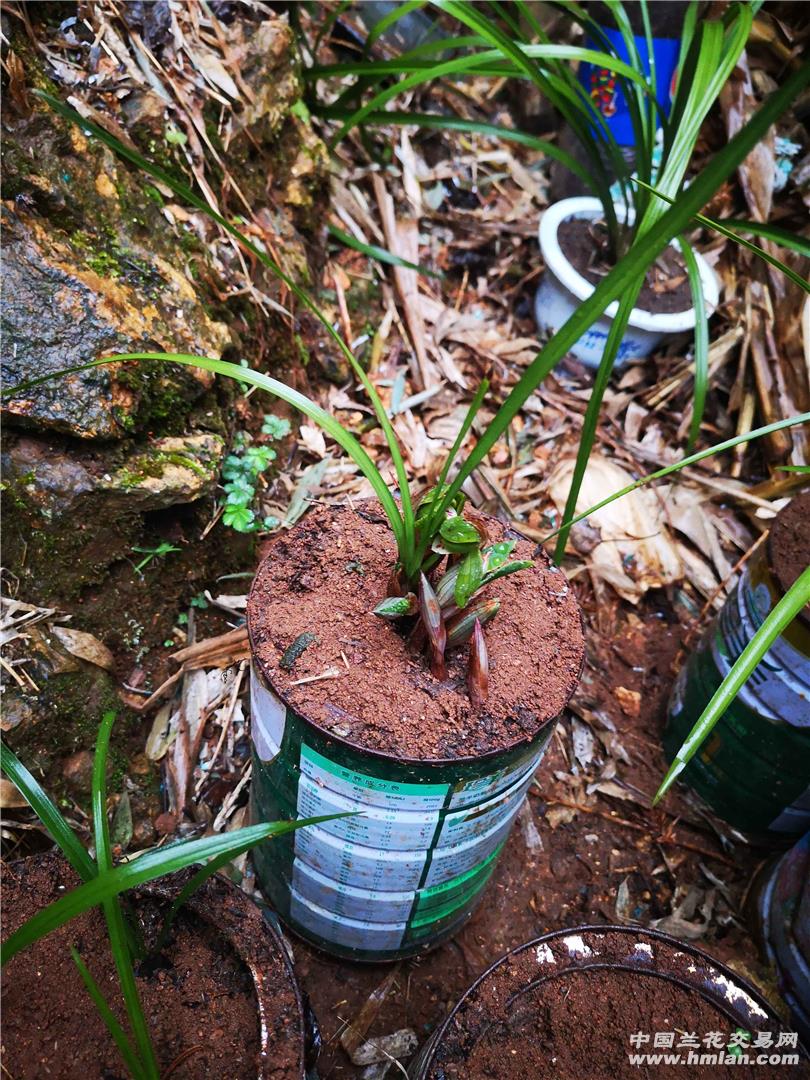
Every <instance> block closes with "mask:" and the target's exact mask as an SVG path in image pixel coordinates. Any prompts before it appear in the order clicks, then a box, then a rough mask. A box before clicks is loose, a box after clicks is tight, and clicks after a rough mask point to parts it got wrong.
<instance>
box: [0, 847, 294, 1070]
mask: <svg viewBox="0 0 810 1080" xmlns="http://www.w3.org/2000/svg"><path fill="white" fill-rule="evenodd" d="M78 883H79V882H78V879H77V877H76V875H75V874H74V873H73V871H72V870H70V868H69V867H68V866H67V864H66V863H65V862H64V861H63V860H62V859H61V858H60V857H59V856H56V855H53V856H45V857H43V858H39V859H30V860H26V861H21V862H16V863H11V864H8V865H7V866H6V868H5V870H4V874H3V937H4V938H5V937H6V936H7V935H8V934H9V933H12V932H13V931H14V930H16V929H17V928H18V927H19V926H21V925H22V923H23V922H25V921H26V920H27V919H29V918H30V917H31V916H32V915H34V914H35V913H36V912H37V911H38V910H39V909H40V908H42V906H43V905H44V904H45V903H47V902H49V901H52V900H54V899H57V898H58V897H59V896H60V895H62V894H63V893H64V891H65V889H67V888H72V887H74V886H75V885H77V884H78ZM135 909H136V911H137V916H138V921H139V923H140V925H141V928H142V932H143V933H144V937H145V939H146V940H147V941H148V940H150V938H151V936H152V935H153V934H155V933H156V932H157V931H158V930H159V928H160V925H161V922H162V911H163V910H164V909H163V907H162V905H159V904H158V903H157V902H156V901H155V900H138V901H137V902H136V905H135ZM71 945H73V946H75V948H76V949H77V950H78V952H79V954H80V955H81V957H82V959H83V960H84V962H85V963H86V964H87V966H88V968H89V969H90V972H91V974H92V975H93V976H94V978H95V979H96V982H97V983H98V985H99V986H100V987H102V988H103V992H104V994H105V997H106V998H107V1001H108V1003H109V1004H110V1006H111V1008H112V1009H113V1011H114V1012H115V1014H116V1015H117V1016H118V1018H119V1020H120V1021H121V1022H122V1023H124V1025H125V1027H126V1019H125V1014H124V1010H123V1007H122V1005H121V1002H120V994H119V993H118V991H117V987H118V982H117V976H116V972H115V966H114V964H113V960H112V955H111V953H110V949H109V944H108V938H107V932H106V927H105V923H104V919H103V916H102V915H101V912H100V911H99V910H97V909H96V910H93V911H89V912H87V913H86V914H84V915H81V916H80V917H79V918H77V919H75V920H74V921H73V922H71V923H69V924H67V925H66V926H64V927H62V928H60V929H59V930H57V931H55V932H54V933H52V934H50V935H48V936H47V937H45V938H43V939H41V940H40V941H38V942H36V943H35V944H34V945H32V946H31V947H30V948H28V949H26V950H24V951H23V952H21V953H19V954H18V955H17V956H15V957H14V958H13V959H12V960H11V961H9V963H8V965H7V966H6V968H5V970H4V979H3V1064H4V1067H5V1070H6V1074H7V1075H10V1076H13V1077H15V1080H26V1078H31V1080H39V1078H40V1077H43V1076H59V1077H60V1080H74V1078H75V1080H88V1078H91V1077H101V1076H104V1077H110V1078H112V1077H123V1076H124V1075H125V1074H126V1070H125V1068H124V1065H123V1062H122V1060H121V1057H120V1055H119V1053H118V1050H117V1049H116V1047H115V1045H114V1043H113V1041H112V1039H111V1037H110V1035H109V1033H108V1032H107V1029H106V1027H105V1026H104V1023H103V1021H102V1020H101V1018H100V1016H99V1015H98V1013H97V1012H96V1009H95V1007H94V1006H93V1003H92V1001H91V1000H90V997H89V996H88V993H87V991H86V989H85V987H84V984H83V982H82V980H81V977H80V975H79V972H78V970H77V969H76V967H75V965H74V963H73V960H72V958H71V954H70V946H71ZM263 975H264V978H265V982H266V983H267V985H268V988H269V989H270V991H271V995H272V1000H273V1002H274V1004H275V1006H276V1007H277V1015H276V1016H269V1017H267V1018H266V1019H267V1023H268V1026H269V1027H270V1029H271V1031H273V1030H276V1029H278V1030H279V1031H281V1032H283V1033H285V1037H284V1038H280V1039H277V1040H274V1041H273V1044H272V1049H273V1056H274V1061H273V1065H274V1067H275V1069H276V1071H274V1072H272V1073H269V1074H268V1075H272V1076H273V1077H274V1078H275V1077H278V1080H297V1078H299V1077H300V1075H301V1064H300V1057H299V1056H298V1052H297V1049H296V1046H295V1043H294V1041H292V1040H291V1039H290V1038H289V1031H290V1030H291V1029H290V1026H289V1024H288V1023H287V1022H286V1020H285V1017H290V1016H292V1017H293V1018H294V1022H295V1023H296V1024H297V1023H298V1019H297V1008H298V1007H297V1002H296V999H295V995H294V993H293V991H292V989H291V987H290V984H289V979H288V976H287V974H286V969H285V968H284V967H283V965H282V964H281V963H280V962H279V963H278V965H277V970H276V969H275V968H274V966H267V967H266V968H265V969H264V970H263ZM137 984H138V992H139V994H140V996H141V1001H142V1004H143V1009H144V1014H145V1016H146V1019H147V1022H148V1024H149V1028H150V1031H151V1032H152V1038H153V1043H154V1046H155V1050H156V1053H157V1056H158V1061H159V1064H160V1066H161V1072H163V1071H164V1070H167V1069H168V1068H169V1067H170V1066H171V1064H172V1063H173V1062H175V1061H177V1060H178V1059H179V1058H181V1057H182V1056H183V1055H184V1054H186V1053H188V1054H189V1056H188V1058H187V1059H186V1060H184V1061H183V1062H182V1063H180V1064H178V1066H177V1067H176V1068H175V1069H174V1071H173V1072H172V1076H173V1077H175V1078H177V1080H199V1078H200V1077H208V1076H210V1077H222V1076H227V1077H229V1080H230V1078H232V1080H239V1078H244V1080H255V1078H256V1076H257V1074H258V1071H259V1047H260V1044H259V1016H258V1009H257V1000H256V994H255V990H254V986H253V980H252V977H251V974H250V971H249V970H248V968H247V966H246V965H245V964H244V963H243V961H242V960H241V959H240V957H239V956H238V955H237V953H236V952H235V951H234V949H233V947H232V946H231V945H230V944H229V943H228V942H227V941H226V940H225V938H224V937H223V936H222V935H221V934H219V933H217V932H216V931H215V930H214V929H212V927H211V926H209V925H208V924H207V923H206V922H204V921H203V920H201V919H199V918H196V917H194V916H193V915H190V914H187V913H185V912H181V913H180V915H179V916H178V918H177V920H176V922H175V924H174V930H173V932H172V937H171V939H170V942H169V944H168V945H167V947H166V948H165V949H164V950H163V951H162V952H161V953H160V954H158V956H157V957H155V958H149V959H148V960H147V961H145V962H144V963H143V964H142V965H140V967H139V969H137Z"/></svg>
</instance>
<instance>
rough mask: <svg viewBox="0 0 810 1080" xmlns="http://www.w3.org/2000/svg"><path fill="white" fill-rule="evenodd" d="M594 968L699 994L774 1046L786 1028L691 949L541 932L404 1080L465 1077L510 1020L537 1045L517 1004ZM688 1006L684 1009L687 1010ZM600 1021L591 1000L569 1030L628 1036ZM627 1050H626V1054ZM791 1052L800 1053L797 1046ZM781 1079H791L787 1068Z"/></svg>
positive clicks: (664, 939)
mask: <svg viewBox="0 0 810 1080" xmlns="http://www.w3.org/2000/svg"><path fill="white" fill-rule="evenodd" d="M597 971H601V972H608V973H613V972H615V973H616V974H617V983H618V982H619V981H620V980H624V978H625V975H624V973H631V974H632V975H633V982H634V985H635V986H639V985H644V983H647V984H648V985H649V988H648V990H647V991H646V992H647V993H649V995H651V997H652V996H654V995H655V994H656V988H657V987H658V986H660V985H661V982H662V981H664V982H666V983H669V984H670V985H671V986H674V987H677V988H679V989H680V990H683V991H685V992H691V995H692V998H693V997H694V995H699V996H700V997H701V998H702V999H703V1000H704V1001H706V1002H707V1003H709V1004H710V1005H712V1006H713V1007H714V1008H715V1009H717V1010H718V1011H719V1012H720V1013H722V1014H723V1015H724V1016H725V1017H726V1019H727V1020H728V1021H729V1022H730V1024H731V1025H732V1027H733V1028H738V1029H740V1028H741V1029H743V1030H744V1031H747V1032H750V1033H755V1032H758V1031H765V1030H767V1031H769V1032H770V1033H771V1035H772V1036H773V1044H774V1045H776V1043H777V1042H778V1041H779V1040H778V1036H779V1034H780V1033H781V1032H782V1031H784V1030H785V1028H784V1025H783V1024H782V1022H781V1021H780V1020H779V1019H778V1017H777V1016H776V1015H775V1014H774V1012H773V1010H772V1009H771V1007H770V1006H769V1005H768V1004H767V1002H766V1001H765V999H764V998H763V997H762V996H761V995H760V994H759V993H758V992H757V991H756V990H754V989H753V987H751V986H750V985H749V984H748V983H747V982H745V981H744V980H743V979H741V978H740V977H739V976H738V975H737V974H736V973H735V972H733V971H731V970H730V969H729V968H726V967H725V966H724V965H722V964H720V963H718V962H717V961H716V960H714V959H712V958H711V957H710V956H708V955H707V954H706V953H704V952H702V951H701V950H699V949H696V948H694V946H691V945H686V944H684V943H683V942H680V941H677V940H676V939H675V938H673V937H670V936H669V935H668V934H664V933H661V932H660V931H654V930H639V929H637V928H635V927H628V926H584V927H577V928H576V929H572V930H557V931H555V932H554V933H551V934H545V935H544V936H543V937H539V938H536V939H535V940H533V941H530V942H527V944H525V945H522V946H520V947H519V948H518V949H514V950H513V951H512V952H509V953H507V954H506V955H505V956H503V957H501V959H500V960H498V961H496V963H494V964H493V965H492V966H491V967H490V968H488V969H487V970H486V971H485V972H484V973H483V975H481V976H480V977H479V978H478V979H477V980H476V981H475V982H474V983H473V984H472V986H471V987H470V988H469V990H467V992H466V993H465V994H464V996H463V997H462V998H461V1000H460V1001H459V1002H458V1004H457V1005H456V1006H455V1007H454V1008H453V1009H452V1011H451V1012H450V1014H449V1015H448V1016H447V1018H446V1019H445V1020H444V1021H443V1023H442V1024H441V1025H440V1026H439V1027H438V1028H437V1029H436V1030H435V1031H434V1033H433V1034H432V1036H431V1037H430V1038H429V1039H428V1041H427V1042H426V1043H425V1045H424V1046H423V1047H422V1049H421V1051H420V1052H419V1054H418V1055H417V1057H416V1058H415V1059H414V1060H413V1062H412V1063H411V1065H410V1068H409V1070H408V1076H409V1077H410V1080H437V1078H439V1077H443V1076H445V1069H447V1068H448V1066H449V1065H452V1066H454V1067H455V1068H454V1070H453V1072H452V1073H448V1075H453V1076H464V1075H467V1073H466V1072H465V1068H466V1062H467V1060H468V1058H469V1056H470V1054H471V1053H472V1052H473V1051H474V1049H475V1047H476V1046H477V1044H478V1043H479V1041H480V1040H481V1039H482V1038H484V1037H485V1036H486V1035H487V1034H488V1033H490V1032H491V1031H493V1030H495V1029H496V1028H499V1029H501V1030H502V1029H503V1028H504V1027H505V1026H506V1027H509V1026H510V1025H511V1022H512V1021H513V1020H515V1022H516V1023H517V1025H518V1030H517V1031H516V1036H515V1038H516V1041H518V1040H527V1039H528V1040H530V1041H531V1042H532V1043H533V1044H534V1045H537V1043H538V1042H539V1041H540V1040H541V1038H542V1034H543V1033H542V1032H541V1031H539V1030H534V1029H533V1028H532V1027H529V1026H527V1023H526V1021H525V1018H522V1019H518V1018H519V1014H520V1012H521V1009H520V1006H521V1004H522V1003H523V1002H525V1001H526V999H527V998H529V997H530V996H531V995H532V994H533V993H534V992H536V991H538V990H539V991H541V992H542V990H543V988H544V985H545V984H547V983H548V984H549V985H551V984H552V983H555V984H557V985H559V983H558V982H557V981H558V980H563V981H565V982H567V983H568V984H569V985H571V983H572V981H573V980H575V979H576V978H577V976H578V975H581V974H582V973H585V972H597ZM620 973H621V974H620ZM618 993H620V989H619V988H618V987H617V994H618ZM581 1008H582V1006H580V1009H581ZM688 1008H689V1006H688V1005H687V1006H686V1010H687V1011H688ZM599 1017H600V1010H599V1007H598V1002H596V1001H594V1002H590V1001H589V1003H588V1006H587V1013H586V1014H583V1015H579V1016H577V1015H575V1014H574V1015H572V1017H571V1020H572V1025H575V1026H577V1027H581V1028H584V1029H585V1030H586V1031H590V1030H593V1037H594V1039H595V1040H598V1039H599V1038H600V1037H601V1038H606V1037H607V1038H611V1039H613V1038H616V1039H626V1038H627V1037H628V1035H629V1033H625V1032H618V1031H616V1032H614V1031H610V1032H604V1031H601V1032H600V1031H599V1026H600V1018H599ZM641 1034H647V1035H648V1037H649V1038H650V1045H652V1041H651V1040H652V1033H649V1032H648V1033H641ZM790 1042H792V1039H790V1038H788V1040H787V1043H790ZM787 1043H786V1045H787ZM631 1048H632V1045H629V1046H628V1049H631ZM645 1049H649V1047H645ZM796 1053H797V1054H799V1055H802V1054H803V1050H802V1048H801V1047H800V1046H797V1049H796ZM685 1063H686V1062H684V1064H685ZM549 1065H550V1066H551V1065H552V1062H549ZM628 1065H629V1061H628ZM524 1068H525V1065H524ZM648 1068H650V1069H652V1068H653V1066H652V1065H649V1066H648ZM799 1068H801V1066H799ZM639 1071H640V1072H641V1071H642V1070H639ZM504 1075H506V1073H504ZM521 1075H523V1074H521ZM555 1075H556V1074H555ZM600 1075H601V1073H600ZM685 1075H686V1073H685ZM785 1075H795V1074H794V1073H793V1072H792V1071H789V1070H787V1069H786V1070H785Z"/></svg>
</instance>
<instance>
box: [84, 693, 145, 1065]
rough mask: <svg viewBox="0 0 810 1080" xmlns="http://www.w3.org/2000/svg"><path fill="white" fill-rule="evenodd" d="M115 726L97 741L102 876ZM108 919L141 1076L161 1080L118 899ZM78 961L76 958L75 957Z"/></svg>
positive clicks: (108, 903)
mask: <svg viewBox="0 0 810 1080" xmlns="http://www.w3.org/2000/svg"><path fill="white" fill-rule="evenodd" d="M114 723H115V713H114V712H106V713H104V716H103V717H102V720H101V726H100V728H99V732H98V736H97V738H96V752H95V755H94V758H93V782H92V788H91V803H92V811H93V835H94V839H95V844H96V859H97V860H98V868H99V873H100V874H105V873H108V872H109V871H110V870H112V869H113V859H112V849H111V847H110V829H109V825H108V822H107V777H106V772H107V753H108V750H109V746H110V734H111V733H112V726H113V724H114ZM102 910H103V911H104V918H105V919H106V921H107V933H108V935H109V938H110V951H111V952H112V956H113V960H114V961H115V970H116V971H117V972H118V979H119V982H120V983H121V994H122V996H123V998H124V1004H125V1006H126V1010H127V1016H128V1017H129V1022H130V1025H131V1027H132V1032H133V1034H134V1036H135V1043H136V1045H137V1047H138V1052H139V1054H140V1058H141V1063H142V1068H141V1073H142V1074H143V1075H144V1076H145V1077H147V1078H148V1080H158V1077H159V1076H160V1070H159V1068H158V1063H157V1058H156V1057H155V1051H154V1047H153V1046H152V1039H151V1037H150V1035H149V1025H148V1024H147V1022H146V1017H145V1016H144V1013H143V1008H142V1006H141V999H140V996H139V994H138V987H137V985H136V983H135V972H134V971H133V969H132V961H133V958H134V957H133V950H132V945H131V935H128V933H127V926H126V924H125V922H124V914H123V912H122V910H121V902H120V900H119V898H118V897H117V896H114V897H110V898H109V899H107V900H105V901H104V902H103V904H102ZM74 960H75V957H74Z"/></svg>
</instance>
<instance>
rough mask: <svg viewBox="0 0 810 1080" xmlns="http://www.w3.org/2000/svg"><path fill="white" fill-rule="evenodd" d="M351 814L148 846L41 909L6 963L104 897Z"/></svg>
mask: <svg viewBox="0 0 810 1080" xmlns="http://www.w3.org/2000/svg"><path fill="white" fill-rule="evenodd" d="M346 816H347V815H346V814H326V815H324V816H323V817H314V818H302V819H301V820H299V821H272V822H267V823H265V824H263V825H249V826H247V827H246V828H244V829H237V830H236V831H235V832H232V833H226V834H225V835H222V834H217V835H216V836H204V837H202V838H201V839H200V840H190V841H183V842H181V843H179V844H175V845H173V846H171V847H165V848H156V849H153V850H152V851H147V852H146V853H145V854H143V855H140V856H139V857H138V858H137V859H133V861H132V862H128V863H122V864H119V865H118V866H116V867H115V868H114V869H113V870H108V871H105V872H104V873H103V874H99V875H98V876H97V877H95V878H93V880H92V881H88V882H86V883H85V884H84V885H80V886H79V887H78V888H76V889H72V890H71V891H70V892H69V893H66V894H65V895H64V896H62V897H60V898H59V899H58V900H56V901H54V903H52V904H49V905H48V906H47V907H46V908H43V909H42V911H38V912H37V914H36V915H34V916H33V918H31V919H29V920H28V922H27V923H25V924H24V925H23V926H21V927H20V928H19V929H18V930H16V931H15V932H14V933H13V934H11V935H10V936H9V937H8V938H7V939H6V941H5V942H4V943H3V945H2V963H4V964H5V963H7V962H8V961H9V960H10V959H11V958H12V957H13V956H16V954H17V953H18V952H19V951H20V950H21V949H25V948H27V947H28V946H29V945H33V943H34V942H35V941H38V940H39V939H40V938H41V937H44V936H45V934H50V933H51V932H52V931H54V930H57V929H58V928H59V927H60V926H64V925H65V923H67V922H70V920H71V919H75V918H76V916H77V915H81V914H82V912H83V911H88V910H89V909H90V908H92V907H96V906H97V905H98V904H103V903H104V901H105V900H108V899H109V898H110V897H113V896H119V895H120V894H121V893H122V892H126V891H127V890H128V889H135V888H137V887H138V886H139V885H145V884H146V883H147V882H148V881H154V880H155V879H156V878H160V877H165V876H166V875H167V874H172V873H174V872H175V871H176V870H184V869H185V868H186V867H187V866H192V865H193V864H194V863H198V862H205V861H206V860H208V859H215V858H217V857H219V856H220V855H224V854H225V853H226V852H228V853H229V854H230V856H231V857H232V858H236V856H237V855H241V854H242V853H243V852H245V851H249V850H250V848H252V847H255V846H256V844H261V843H263V842H264V841H265V840H269V839H271V838H272V837H275V836H282V835H284V834H285V833H288V832H292V831H293V830H294V829H300V828H303V827H304V826H306V825H317V824H318V823H319V822H322V821H331V820H333V819H334V818H340V817H346Z"/></svg>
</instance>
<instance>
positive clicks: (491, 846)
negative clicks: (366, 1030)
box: [251, 671, 553, 958]
mask: <svg viewBox="0 0 810 1080" xmlns="http://www.w3.org/2000/svg"><path fill="white" fill-rule="evenodd" d="M251 689H252V701H251V712H252V735H253V744H254V751H255V758H256V762H255V767H254V791H253V795H252V799H253V803H254V819H255V820H261V819H262V818H266V819H267V820H269V819H270V816H271V815H275V814H278V815H279V816H282V817H298V818H299V819H300V818H309V817H320V816H325V815H330V814H342V813H345V814H350V815H352V816H347V817H342V818H335V819H333V820H331V821H326V822H322V823H321V824H319V825H310V826H307V827H305V828H302V829H298V830H296V832H295V833H294V834H293V836H292V837H291V838H290V840H289V842H288V843H286V844H281V845H267V848H266V850H265V849H262V850H260V851H257V852H256V855H255V859H256V863H257V867H258V869H259V872H260V877H261V879H262V882H263V886H264V888H265V890H266V891H267V893H268V895H270V896H271V898H272V899H273V901H274V903H275V904H276V906H277V907H278V909H279V911H280V913H281V914H282V915H283V916H284V917H285V918H287V919H288V920H289V922H290V924H291V926H292V927H293V928H294V929H297V930H298V931H299V933H302V934H304V935H305V936H306V937H309V938H310V939H311V940H313V941H315V942H316V944H318V945H319V946H320V947H322V948H327V949H329V948H330V947H333V948H334V949H335V950H336V951H341V950H342V951H344V952H347V951H348V952H349V953H350V954H357V955H363V956H364V957H369V958H371V957H372V956H374V957H375V958H382V957H386V956H391V957H393V956H396V955H398V954H402V953H405V952H408V951H415V950H418V949H419V948H421V947H422V946H423V945H424V946H429V945H430V944H431V943H432V942H433V941H434V940H435V939H436V938H437V937H439V936H443V935H446V934H449V933H452V932H453V931H454V930H455V929H457V928H458V927H459V926H460V925H461V923H462V922H463V921H464V919H465V918H466V917H467V915H468V914H469V913H470V911H471V910H472V907H473V905H474V903H475V901H476V900H477V898H478V896H479V895H480V893H481V891H482V889H483V888H484V886H485V884H486V882H487V880H488V879H489V876H490V874H491V873H492V871H493V869H494V867H495V864H496V862H497V858H498V855H499V853H500V851H501V848H502V847H503V845H504V843H505V841H506V838H507V836H508V835H509V830H510V828H511V825H512V822H513V821H514V818H515V815H516V814H517V812H518V810H519V808H520V804H521V802H522V801H523V799H524V797H525V795H526V791H527V789H528V787H529V785H530V784H531V782H532V779H533V777H534V774H535V770H536V769H537V766H538V764H539V763H540V760H541V758H542V756H543V753H544V751H545V747H546V745H547V743H548V740H549V739H550V737H551V732H552V730H553V724H549V725H547V727H546V729H545V730H544V731H543V733H542V735H541V736H539V737H538V738H537V739H536V740H535V741H534V743H532V744H530V745H529V746H526V747H525V748H524V749H523V750H522V751H513V752H511V753H509V754H505V755H504V756H502V757H500V758H496V759H495V760H494V761H492V762H490V763H489V769H490V770H491V771H485V772H483V773H482V772H481V771H480V770H477V769H476V768H475V765H474V763H471V762H469V761H468V762H466V763H461V764H460V765H459V767H458V768H454V766H453V764H452V763H450V762H448V763H447V764H442V765H441V766H439V767H438V768H436V767H432V766H431V765H430V764H427V765H426V766H425V767H424V769H421V768H420V767H419V764H418V763H411V764H410V765H408V766H407V767H404V766H402V765H399V766H398V767H396V766H397V763H396V762H394V763H393V764H394V766H395V767H396V768H392V763H391V762H389V761H388V759H385V758H380V759H378V758H376V757H374V756H373V755H370V754H364V753H362V752H360V751H356V750H349V749H347V748H345V747H343V746H341V745H340V744H336V743H335V742H333V741H331V740H330V739H329V738H328V737H324V735H323V734H322V733H319V731H318V730H317V729H315V728H314V727H313V726H312V725H310V724H308V722H307V721H306V720H304V718H302V717H300V716H299V715H298V714H297V713H295V712H294V711H293V710H291V709H288V708H287V707H286V706H285V705H284V703H283V702H282V700H281V699H280V698H279V697H278V696H277V695H276V694H275V693H274V692H273V691H272V689H271V688H269V687H268V686H267V684H266V683H265V682H264V680H263V679H261V677H260V676H259V675H258V673H257V672H255V671H254V672H253V673H252V676H251ZM493 766H494V767H493ZM420 774H421V775H420ZM422 776H424V779H422Z"/></svg>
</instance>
